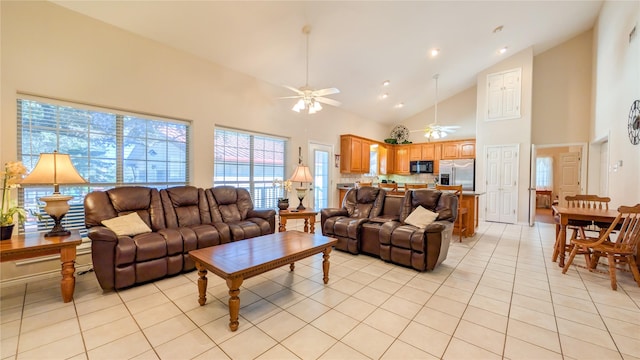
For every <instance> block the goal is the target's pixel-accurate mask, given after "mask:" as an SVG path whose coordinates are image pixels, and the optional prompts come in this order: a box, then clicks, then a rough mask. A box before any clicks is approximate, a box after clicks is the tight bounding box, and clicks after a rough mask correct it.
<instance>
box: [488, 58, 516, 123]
mask: <svg viewBox="0 0 640 360" xmlns="http://www.w3.org/2000/svg"><path fill="white" fill-rule="evenodd" d="M521 74H522V69H520V68H517V69H513V70H507V71H502V72H498V73H494V74H489V75H487V121H493V120H507V119H515V118H519V117H520V91H521V86H520V82H521V80H520V79H521Z"/></svg>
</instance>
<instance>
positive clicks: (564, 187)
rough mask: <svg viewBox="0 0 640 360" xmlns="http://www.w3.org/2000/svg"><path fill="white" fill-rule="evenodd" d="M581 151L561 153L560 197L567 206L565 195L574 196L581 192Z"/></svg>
mask: <svg viewBox="0 0 640 360" xmlns="http://www.w3.org/2000/svg"><path fill="white" fill-rule="evenodd" d="M580 161H581V159H580V152H579V151H574V152H567V153H562V154H560V164H559V165H558V166H559V172H560V174H559V175H560V176H559V181H560V186H559V190H558V193H559V197H560V204H561V205H562V206H566V205H567V202H566V200H565V199H564V198H565V196H573V195H576V194H580V193H581V191H580V190H581V189H580Z"/></svg>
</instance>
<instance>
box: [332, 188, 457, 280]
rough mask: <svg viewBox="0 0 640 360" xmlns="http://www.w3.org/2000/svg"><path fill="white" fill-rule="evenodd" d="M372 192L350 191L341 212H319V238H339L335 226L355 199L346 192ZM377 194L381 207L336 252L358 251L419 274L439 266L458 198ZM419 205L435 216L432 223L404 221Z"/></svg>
mask: <svg viewBox="0 0 640 360" xmlns="http://www.w3.org/2000/svg"><path fill="white" fill-rule="evenodd" d="M373 189H376V188H372V187H362V188H360V189H350V190H349V191H348V192H347V194H346V195H345V198H344V200H343V208H342V209H322V211H321V222H322V231H323V235H326V236H333V237H337V238H339V237H338V236H337V235H336V234H335V233H336V231H335V229H336V225H335V224H336V223H337V222H338V221H343V222H345V221H346V220H344V219H343V218H344V217H345V216H346V215H345V214H346V213H347V212H348V211H347V209H348V208H349V207H350V206H353V205H352V204H350V203H351V202H353V199H354V198H356V197H355V196H354V195H355V194H350V193H351V192H352V191H372V190H373ZM380 194H382V202H381V204H382V207H381V208H380V209H379V210H378V211H376V212H370V213H369V214H368V215H369V216H367V217H365V218H362V219H360V220H358V221H359V223H358V225H359V227H358V231H354V232H351V233H349V237H348V242H346V243H348V244H349V246H348V247H347V248H344V247H339V246H336V249H338V250H344V251H349V252H350V253H353V254H358V253H360V252H362V253H365V254H368V255H373V256H377V257H380V258H381V259H383V260H385V261H388V262H391V263H394V264H398V265H403V266H407V267H411V268H414V269H416V270H419V271H425V270H433V269H434V268H435V267H436V266H438V265H439V264H440V263H442V261H444V260H445V259H446V257H447V253H448V250H449V244H450V242H451V236H452V234H453V224H454V221H455V219H456V216H457V208H458V198H457V197H456V196H455V195H454V194H452V193H448V192H442V191H439V190H434V189H419V190H409V191H407V192H406V193H405V195H404V196H397V195H389V194H387V192H386V191H380ZM372 203H374V202H372ZM419 206H421V207H423V208H424V209H426V210H429V211H431V212H434V213H437V218H436V219H435V221H433V222H432V223H430V224H429V225H426V227H424V228H420V227H417V226H414V225H410V224H408V223H406V222H405V220H407V218H408V217H409V215H410V214H411V213H412V212H413V211H415V210H416V209H417V208H418V207H419ZM434 216H435V215H434ZM341 219H342V220H341ZM332 230H333V231H332Z"/></svg>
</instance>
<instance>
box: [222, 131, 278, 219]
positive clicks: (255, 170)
mask: <svg viewBox="0 0 640 360" xmlns="http://www.w3.org/2000/svg"><path fill="white" fill-rule="evenodd" d="M214 136H215V138H214V159H215V162H214V185H215V186H218V185H230V186H235V187H241V188H245V189H247V190H249V193H250V194H251V196H252V198H253V203H254V206H255V207H256V208H275V207H277V201H278V198H279V197H282V196H283V193H282V188H281V187H278V186H276V185H274V181H275V180H283V179H285V173H284V171H285V153H286V152H285V149H286V146H287V140H286V139H283V138H278V137H275V136H268V135H263V134H256V133H250V132H244V131H239V130H233V129H226V128H219V127H218V128H216V129H215V135H214ZM284 196H285V197H286V194H285V195H284Z"/></svg>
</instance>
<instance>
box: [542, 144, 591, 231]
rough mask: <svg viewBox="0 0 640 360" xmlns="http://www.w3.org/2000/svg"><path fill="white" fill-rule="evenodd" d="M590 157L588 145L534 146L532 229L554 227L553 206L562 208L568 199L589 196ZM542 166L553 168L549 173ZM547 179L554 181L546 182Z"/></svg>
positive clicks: (548, 170)
mask: <svg viewBox="0 0 640 360" xmlns="http://www.w3.org/2000/svg"><path fill="white" fill-rule="evenodd" d="M586 154H587V144H585V143H573V144H550V145H535V144H533V145H531V179H530V180H531V183H530V187H529V191H530V197H529V224H530V225H532V226H533V224H534V223H535V222H543V223H553V215H552V209H551V206H552V205H553V204H555V203H558V204H559V205H562V201H563V200H562V199H564V197H565V196H567V195H575V194H584V193H585V191H586V182H587V174H586V171H584V169H586V161H587V155H586ZM543 160H546V161H543ZM539 164H552V165H551V167H550V168H549V169H540V168H539V166H538V165H539ZM549 172H550V174H551V175H549ZM547 176H550V178H549V179H545V177H547Z"/></svg>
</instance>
